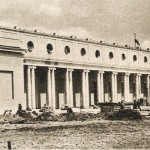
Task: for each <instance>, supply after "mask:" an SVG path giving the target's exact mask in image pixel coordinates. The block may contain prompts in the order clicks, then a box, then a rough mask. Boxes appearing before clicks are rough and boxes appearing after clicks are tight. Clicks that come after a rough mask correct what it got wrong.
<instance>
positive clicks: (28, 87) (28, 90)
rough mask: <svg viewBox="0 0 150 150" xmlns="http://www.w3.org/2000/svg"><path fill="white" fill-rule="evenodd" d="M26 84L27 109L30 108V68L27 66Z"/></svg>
mask: <svg viewBox="0 0 150 150" xmlns="http://www.w3.org/2000/svg"><path fill="white" fill-rule="evenodd" d="M27 82H28V84H27V107H29V108H31V66H28V71H27Z"/></svg>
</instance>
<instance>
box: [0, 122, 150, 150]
mask: <svg viewBox="0 0 150 150" xmlns="http://www.w3.org/2000/svg"><path fill="white" fill-rule="evenodd" d="M149 129H150V120H144V121H106V120H94V121H84V122H82V121H70V122H69V121H68V122H43V123H37V124H22V125H21V124H3V125H0V149H1V150H5V149H8V148H7V141H11V143H12V148H13V150H15V149H17V150H24V149H27V150H39V149H41V150H48V149H54V150H55V149H76V150H80V149H88V150H92V149H97V150H100V149H150V130H149Z"/></svg>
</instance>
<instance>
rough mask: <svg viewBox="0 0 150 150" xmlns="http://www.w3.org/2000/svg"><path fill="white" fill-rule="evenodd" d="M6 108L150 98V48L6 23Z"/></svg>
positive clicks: (2, 86) (2, 55) (1, 67)
mask: <svg viewBox="0 0 150 150" xmlns="http://www.w3.org/2000/svg"><path fill="white" fill-rule="evenodd" d="M0 43H1V44H0V106H1V109H0V113H4V110H9V109H11V110H14V111H16V109H17V107H18V104H19V103H20V104H22V106H23V108H24V109H25V108H26V107H30V108H32V109H39V108H41V107H42V106H43V105H44V104H45V103H47V104H48V105H49V106H52V107H53V108H55V109H60V108H61V107H62V106H64V105H68V106H70V107H79V106H84V107H85V108H88V107H89V106H90V105H94V104H96V103H97V102H120V101H121V100H125V101H126V102H131V101H133V100H134V99H140V98H142V99H143V103H144V104H148V103H149V102H150V87H149V85H150V81H149V76H150V51H149V49H147V50H142V49H137V48H133V47H130V46H128V45H125V46H120V45H117V44H115V43H113V44H106V43H103V42H102V41H101V42H95V41H91V40H90V39H85V40H83V39H77V38H76V37H74V36H70V37H64V36H59V35H57V34H55V33H54V34H45V33H41V32H39V31H37V30H35V31H27V30H22V29H19V28H17V27H15V28H13V29H11V28H3V27H1V28H0Z"/></svg>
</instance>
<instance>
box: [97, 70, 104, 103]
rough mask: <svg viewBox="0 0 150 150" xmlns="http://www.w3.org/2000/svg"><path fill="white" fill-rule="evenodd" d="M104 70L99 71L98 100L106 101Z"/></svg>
mask: <svg viewBox="0 0 150 150" xmlns="http://www.w3.org/2000/svg"><path fill="white" fill-rule="evenodd" d="M103 74H104V72H103V71H98V73H97V97H98V102H104V79H103Z"/></svg>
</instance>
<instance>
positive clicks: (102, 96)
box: [101, 72, 104, 102]
mask: <svg viewBox="0 0 150 150" xmlns="http://www.w3.org/2000/svg"><path fill="white" fill-rule="evenodd" d="M101 101H102V102H104V72H101Z"/></svg>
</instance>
